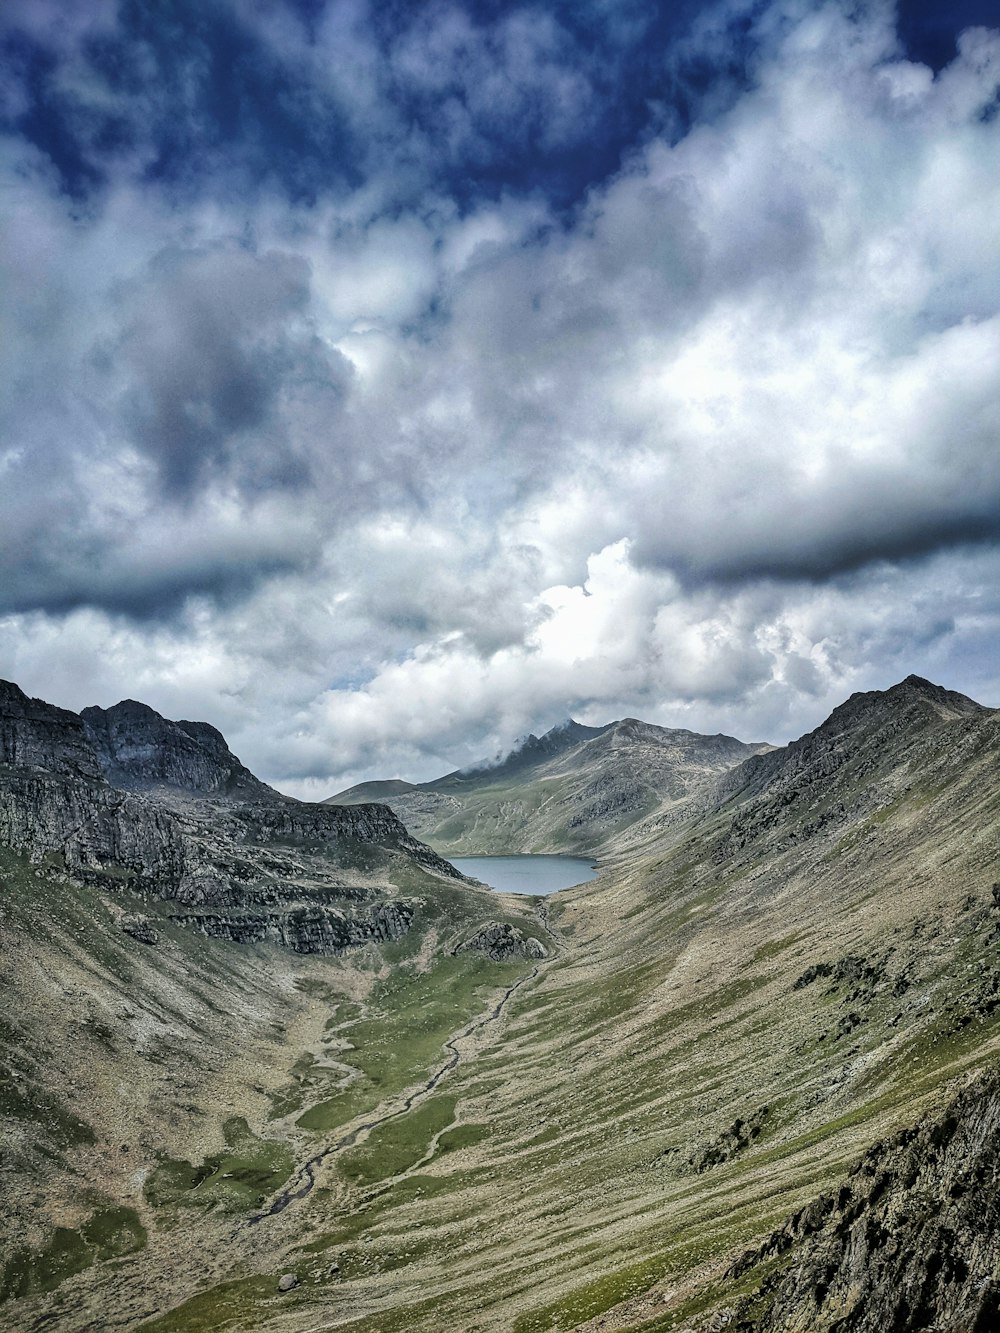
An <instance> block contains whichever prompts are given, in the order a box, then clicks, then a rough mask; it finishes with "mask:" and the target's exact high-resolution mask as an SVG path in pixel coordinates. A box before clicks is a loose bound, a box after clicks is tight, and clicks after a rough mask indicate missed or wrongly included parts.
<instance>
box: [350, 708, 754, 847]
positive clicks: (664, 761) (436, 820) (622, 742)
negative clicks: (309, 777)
mask: <svg viewBox="0 0 1000 1333" xmlns="http://www.w3.org/2000/svg"><path fill="white" fill-rule="evenodd" d="M771 748H773V747H771V746H769V745H767V744H764V743H757V744H752V745H747V744H744V743H743V742H742V741H738V740H734V739H733V737H732V736H721V735H719V736H700V735H698V734H697V733H696V732H693V731H683V730H677V729H673V728H669V727H658V726H654V725H653V724H652V723H650V722H640V721H638V720H637V719H636V718H633V717H628V718H624V719H623V720H622V721H620V722H609V723H608V724H607V725H606V726H603V727H585V726H582V725H581V724H580V723H579V722H574V721H572V720H569V721H566V722H563V723H560V724H559V725H558V726H556V727H553V728H552V730H551V731H547V732H546V733H545V735H544V736H534V735H531V736H528V737H527V738H526V739H525V740H524V741H522V742H521V744H520V745H519V746H517V748H516V749H515V750H514V751H513V752H512V753H511V754H509V755H508V756H507V757H506V758H504V759H503V760H502V761H501V762H499V763H495V764H484V765H482V766H480V767H476V768H471V769H467V770H459V771H457V772H454V773H448V774H446V775H445V776H444V777H442V778H437V779H435V780H434V781H432V782H423V783H409V782H403V781H401V780H399V779H398V778H397V779H393V780H389V781H374V782H365V783H362V784H361V785H360V786H357V787H351V788H349V789H348V790H347V791H342V792H339V793H338V794H337V795H336V796H331V797H330V798H329V800H328V802H327V804H330V805H355V804H359V803H361V802H366V801H384V802H385V803H386V805H388V806H389V807H390V808H391V809H392V810H394V811H395V812H396V814H398V815H399V817H400V819H401V820H403V822H404V823H405V824H406V826H407V827H408V828H410V829H412V830H413V831H414V832H415V833H416V834H417V835H418V836H419V837H421V838H424V839H426V840H427V841H428V842H431V843H433V844H434V846H435V847H437V848H438V849H439V850H440V851H441V852H442V854H443V855H446V856H469V855H476V854H491V853H508V852H549V853H551V852H585V853H589V854H596V853H599V852H602V851H605V850H607V849H609V848H610V847H611V846H613V845H614V844H616V843H617V842H620V840H621V839H620V835H621V834H622V833H623V832H624V831H625V830H626V829H631V828H634V827H635V826H640V828H641V829H642V830H643V831H650V830H657V829H661V828H662V827H664V825H666V824H668V823H673V822H676V821H677V820H678V819H679V818H680V817H682V815H683V814H684V813H685V812H686V811H689V810H690V809H691V808H692V804H693V802H694V801H695V800H696V798H697V796H698V793H699V792H701V791H702V790H703V789H706V788H707V787H708V786H710V784H711V782H712V781H713V779H715V778H717V777H718V776H719V775H720V774H721V773H725V772H727V771H728V770H729V769H731V768H733V767H734V766H735V765H737V764H739V763H741V762H742V761H743V760H744V759H747V758H749V757H750V756H751V755H754V754H760V753H762V752H764V751H767V750H769V749H771Z"/></svg>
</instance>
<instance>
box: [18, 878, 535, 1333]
mask: <svg viewBox="0 0 1000 1333" xmlns="http://www.w3.org/2000/svg"><path fill="white" fill-rule="evenodd" d="M396 878H397V880H398V881H399V883H398V886H397V887H399V888H401V889H402V890H403V891H405V892H406V893H408V894H411V895H412V894H417V895H419V897H420V901H421V906H420V907H419V908H418V913H417V918H416V920H415V923H414V928H413V929H412V930H411V932H410V933H409V934H408V935H407V936H404V938H403V939H401V940H399V941H397V942H395V943H394V944H391V945H387V946H384V947H383V948H382V949H378V948H376V947H375V946H366V947H365V948H364V949H361V950H356V951H352V952H350V953H348V954H344V955H342V956H341V957H338V958H329V957H326V958H324V957H301V956H297V955H295V954H292V953H290V952H289V951H287V950H282V949H278V948H274V947H269V946H268V947H265V946H251V947H247V946H234V945H230V944H227V943H225V942H221V941H214V940H209V939H206V938H204V937H202V936H201V935H198V934H196V933H194V932H191V931H187V930H184V929H181V928H178V927H176V926H173V925H171V924H170V923H169V922H168V921H167V920H166V910H167V908H166V905H164V904H158V903H156V902H153V901H146V902H141V901H139V900H137V899H134V897H133V896H132V895H129V894H123V895H122V896H121V897H120V898H118V897H112V896H108V895H106V894H104V893H102V892H100V891H99V890H96V889H92V888H89V889H88V888H82V887H80V886H79V885H75V884H72V883H70V882H68V881H67V880H66V879H65V877H64V876H62V875H60V874H59V873H58V872H56V871H55V870H47V869H45V868H42V867H32V866H30V865H29V864H28V863H27V862H26V861H24V860H23V859H22V858H20V857H17V856H15V855H13V854H11V853H4V852H0V904H2V915H0V950H2V954H3V957H4V968H5V976H4V1006H3V1015H2V1021H3V1026H2V1030H0V1058H2V1061H3V1064H4V1066H6V1070H5V1076H4V1078H3V1080H2V1082H0V1119H2V1128H3V1137H4V1142H5V1154H4V1167H5V1169H4V1172H3V1174H2V1175H0V1207H2V1208H3V1211H4V1219H5V1225H4V1229H3V1238H2V1240H0V1303H2V1304H0V1311H2V1312H0V1322H2V1324H3V1327H4V1328H5V1329H12V1330H14V1329H21V1328H24V1329H29V1328H33V1327H35V1326H36V1325H39V1324H43V1323H44V1324H45V1325H46V1326H47V1327H53V1326H54V1327H57V1328H60V1329H67V1330H68V1329H76V1328H79V1329H83V1328H92V1327H96V1326H102V1327H103V1326H105V1321H106V1320H107V1321H110V1320H111V1318H112V1317H114V1319H116V1320H119V1321H121V1322H122V1324H123V1326H125V1327H129V1326H134V1325H135V1324H136V1323H137V1322H138V1321H139V1320H140V1319H141V1318H143V1317H146V1316H148V1315H149V1314H151V1313H153V1312H154V1311H156V1310H157V1308H160V1309H165V1308H169V1307H170V1306H171V1305H173V1304H176V1303H177V1302H178V1301H179V1300H183V1299H184V1298H185V1296H187V1295H190V1294H192V1293H193V1292H194V1291H196V1290H197V1289H198V1288H199V1287H201V1286H203V1285H204V1284H205V1283H206V1281H212V1280H218V1279H219V1278H225V1277H226V1276H228V1275H230V1274H232V1273H233V1272H237V1273H243V1272H246V1271H247V1269H248V1267H249V1269H250V1270H252V1269H253V1267H254V1266H255V1265H256V1264H257V1263H258V1262H259V1258H258V1257H257V1256H258V1253H262V1254H264V1255H265V1256H266V1257H267V1258H268V1259H270V1258H273V1254H274V1250H273V1247H272V1241H271V1238H270V1237H265V1236H264V1235H263V1232H262V1233H261V1239H260V1241H258V1237H257V1235H256V1234H253V1232H251V1231H249V1230H248V1229H247V1226H246V1223H247V1219H248V1217H249V1216H250V1215H252V1214H253V1213H254V1212H255V1211H258V1210H259V1209H260V1208H261V1206H263V1205H265V1204H266V1203H267V1201H268V1200H269V1199H270V1198H272V1197H273V1196H274V1194H275V1192H276V1191H278V1190H279V1189H280V1188H281V1187H282V1186H283V1185H284V1184H285V1183H286V1182H287V1181H288V1180H289V1178H290V1177H292V1176H293V1174H294V1171H295V1169H296V1164H297V1163H301V1162H302V1161H304V1160H305V1159H306V1158H308V1157H309V1156H311V1155H313V1154H314V1153H315V1152H316V1151H317V1148H318V1147H321V1146H322V1144H323V1143H324V1142H325V1140H326V1139H327V1138H328V1137H329V1135H330V1132H331V1131H332V1130H333V1129H335V1128H336V1127H338V1126H348V1125H349V1122H350V1121H351V1120H352V1119H357V1118H358V1117H359V1116H363V1115H366V1114H370V1113H371V1111H372V1109H373V1108H375V1107H377V1106H379V1105H380V1104H381V1103H383V1102H387V1103H389V1104H392V1103H393V1102H394V1099H396V1100H398V1098H399V1096H400V1094H401V1093H402V1092H404V1091H405V1090H406V1089H407V1088H409V1087H411V1086H412V1085H413V1084H417V1083H420V1082H421V1081H422V1080H423V1079H425V1078H426V1077H427V1074H428V1073H429V1071H430V1070H431V1069H432V1068H433V1067H434V1066H435V1064H437V1063H440V1048H441V1044H442V1042H443V1041H444V1040H445V1039H446V1038H448V1037H449V1036H450V1035H452V1034H453V1033H454V1032H455V1031H456V1030H457V1029H460V1028H462V1027H463V1026H465V1025H466V1024H468V1023H469V1022H470V1021H471V1020H474V1019H475V1018H476V1017H477V1016H478V1015H479V1014H480V1013H481V1012H482V1010H483V1009H484V1007H485V1006H486V1005H487V1003H488V1002H490V1001H491V1000H492V999H495V996H496V995H497V994H498V993H499V992H500V991H501V990H502V988H503V987H505V986H507V985H509V984H510V983H511V980H512V978H513V979H516V978H517V977H518V976H520V975H523V974H524V973H525V972H526V971H527V966H526V965H525V964H523V963H521V964H520V965H514V966H512V965H509V964H508V965H496V964H491V963H489V962H488V961H486V960H484V959H482V958H480V957H479V956H477V955H474V954H463V955H460V956H458V957H452V956H451V955H450V954H449V953H448V951H447V950H448V947H450V946H451V945H452V944H453V943H454V942H456V941H457V940H458V939H461V938H462V937H463V936H464V935H465V934H466V933H467V932H468V931H471V929H472V927H473V925H474V923H476V922H478V921H481V920H483V919H486V918H489V917H492V918H497V917H503V916H505V915H509V914H506V913H504V912H503V910H502V905H501V904H500V903H498V901H497V900H496V898H495V897H494V896H492V895H490V894H487V893H486V892H484V891H476V890H474V889H470V888H469V887H468V886H465V885H462V884H461V883H456V882H452V881H445V880H441V879H439V878H437V877H435V876H432V875H430V874H427V873H426V872H424V871H423V870H421V869H420V868H419V867H417V866H415V865H412V864H411V865H405V866H404V865H402V864H401V865H399V866H397V867H396ZM137 906H138V907H139V908H141V910H142V911H143V912H144V913H145V914H147V915H149V916H151V917H153V918H154V920H155V923H156V926H157V930H158V932H159V935H160V938H159V942H158V943H157V944H156V945H155V946H150V945H147V944H142V943H139V942H137V941H136V940H134V939H132V938H131V937H130V936H128V935H127V934H125V933H124V932H123V931H122V930H121V928H120V924H119V922H120V919H121V916H122V912H123V909H124V911H125V912H126V913H127V912H129V911H134V910H135V909H136V907H137ZM510 919H511V920H514V921H518V920H519V919H520V918H519V917H518V914H517V913H516V912H515V913H514V914H513V915H512V916H510ZM522 924H524V923H523V921H522ZM536 929H537V927H536ZM209 1256H211V1258H209Z"/></svg>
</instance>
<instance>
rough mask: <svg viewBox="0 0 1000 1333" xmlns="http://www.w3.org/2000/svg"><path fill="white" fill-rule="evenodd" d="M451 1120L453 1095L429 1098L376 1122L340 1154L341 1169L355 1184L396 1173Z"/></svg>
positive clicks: (422, 1151) (424, 1152)
mask: <svg viewBox="0 0 1000 1333" xmlns="http://www.w3.org/2000/svg"><path fill="white" fill-rule="evenodd" d="M454 1119H455V1098H454V1097H428V1098H427V1100H426V1101H424V1102H421V1103H420V1104H419V1105H418V1106H416V1107H415V1108H414V1109H413V1110H412V1111H408V1112H407V1113H406V1114H405V1115H400V1116H395V1117H393V1119H392V1120H388V1121H386V1123H385V1124H384V1125H379V1126H378V1127H377V1128H375V1129H373V1130H372V1132H371V1133H370V1134H369V1136H368V1138H367V1139H366V1140H365V1142H364V1143H362V1144H360V1145H359V1146H358V1147H357V1148H351V1149H349V1150H348V1151H347V1152H345V1153H343V1154H342V1156H341V1157H340V1158H339V1167H340V1171H341V1173H342V1174H343V1175H344V1176H346V1177H347V1179H348V1180H350V1181H352V1182H353V1183H354V1184H356V1185H366V1184H371V1183H373V1182H374V1181H378V1180H388V1179H389V1178H390V1177H391V1176H398V1175H400V1174H401V1173H402V1172H403V1171H406V1170H407V1169H408V1168H409V1167H411V1166H416V1164H417V1162H419V1161H420V1160H421V1158H423V1157H425V1156H426V1155H427V1152H428V1150H429V1149H430V1146H431V1142H432V1140H433V1138H434V1136H435V1134H438V1133H439V1132H440V1131H441V1130H443V1129H446V1128H447V1126H448V1125H450V1124H451V1123H452V1121H453V1120H454Z"/></svg>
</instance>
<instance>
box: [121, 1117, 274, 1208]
mask: <svg viewBox="0 0 1000 1333" xmlns="http://www.w3.org/2000/svg"><path fill="white" fill-rule="evenodd" d="M223 1133H224V1135H225V1140H226V1147H225V1149H224V1150H223V1151H222V1152H220V1153H215V1154H214V1155H212V1156H211V1157H206V1158H205V1160H204V1161H203V1162H202V1163H201V1164H200V1165H194V1164H193V1163H192V1162H188V1161H183V1160H181V1161H178V1160H175V1159H173V1158H169V1157H167V1158H164V1159H163V1160H162V1161H161V1162H160V1163H159V1165H158V1166H157V1167H156V1169H155V1170H154V1171H153V1172H152V1173H151V1174H150V1175H149V1177H148V1178H147V1180H146V1184H145V1188H144V1191H143V1192H144V1194H145V1196H146V1199H147V1200H148V1201H149V1202H150V1203H151V1204H152V1205H153V1207H154V1208H166V1207H182V1208H187V1207H192V1208H199V1209H202V1210H208V1209H210V1208H218V1209H220V1210H221V1211H225V1212H234V1213H240V1212H247V1211H248V1210H250V1209H253V1208H259V1207H260V1206H261V1205H262V1204H263V1203H264V1202H265V1200H266V1199H267V1198H268V1196H269V1195H271V1194H273V1193H274V1192H275V1190H277V1189H278V1188H279V1187H280V1186H281V1185H283V1184H284V1183H285V1181H286V1180H287V1179H288V1177H289V1176H290V1175H291V1174H292V1170H293V1169H294V1165H295V1162H294V1158H293V1157H292V1153H291V1149H290V1148H289V1147H288V1146H287V1144H284V1143H280V1142H278V1141H277V1140H274V1139H259V1138H257V1136H256V1135H255V1134H253V1133H252V1132H251V1130H250V1127H249V1126H248V1125H247V1122H246V1121H245V1120H243V1119H242V1118H240V1117H233V1118H232V1119H230V1120H227V1121H226V1123H225V1125H224V1126H223Z"/></svg>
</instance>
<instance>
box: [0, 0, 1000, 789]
mask: <svg viewBox="0 0 1000 1333" xmlns="http://www.w3.org/2000/svg"><path fill="white" fill-rule="evenodd" d="M991 24H992V25H993V26H992V27H991ZM996 26H997V16H996V14H995V5H993V4H987V3H983V2H982V0H965V2H964V3H958V4H949V5H944V4H931V3H904V4H901V5H900V6H898V7H897V6H894V5H892V4H890V3H882V2H881V0H871V2H870V3H861V4H857V3H848V0H775V2H774V3H763V2H753V3H751V2H749V0H722V2H721V3H717V4H700V3H694V2H693V0H682V2H681V3H678V4H673V5H666V4H663V5H650V4H640V3H630V2H629V0H618V2H616V3H613V2H612V0H592V3H573V4H570V3H568V2H567V3H548V4H545V3H538V4H510V3H507V4H500V3H496V4H486V3H483V4H470V3H460V2H458V0H452V2H450V3H448V2H445V0H441V2H438V3H428V4H423V5H419V4H406V5H402V4H400V5H395V4H379V5H374V4H366V3H364V0H328V2H327V3H323V2H322V0H284V2H281V0H253V2H251V0H242V2H241V3H233V2H231V0H230V2H228V3H222V2H221V0H217V2H216V3H198V4H195V3H186V2H185V0H164V2H163V3H158V4H156V5H150V4H145V3H135V2H133V3H124V2H122V3H119V2H118V0H87V3H71V2H70V3H68V2H67V0H63V2H62V3H59V4H56V3H52V4H46V3H45V2H44V0H31V3H27V2H26V0H25V2H24V3H18V0H14V3H11V4H8V5H7V6H5V8H4V10H3V13H2V15H0V44H2V46H0V49H2V52H3V63H4V77H3V79H2V81H0V116H2V139H0V172H2V177H3V183H4V190H3V200H4V203H3V225H4V234H5V243H4V246H3V256H2V259H0V262H2V263H3V265H4V267H5V272H4V273H3V275H2V278H3V283H2V296H0V300H2V302H3V319H4V324H5V328H6V329H7V330H8V335H9V336H8V337H7V338H6V339H5V343H4V349H3V353H2V355H3V357H4V358H5V366H4V376H5V380H4V382H5V383H6V384H7V385H8V393H7V394H6V397H5V402H4V404H3V405H2V410H3V413H4V420H3V423H2V425H0V441H2V443H0V472H2V475H3V481H4V486H3V489H2V491H0V523H2V529H0V531H2V534H3V535H2V543H3V544H2V546H0V571H2V578H0V626H2V631H3V633H2V636H0V674H4V675H6V676H9V677H11V678H13V679H16V680H17V681H18V682H19V683H20V684H22V685H23V686H24V687H25V688H27V689H29V690H30V691H32V692H34V693H37V694H41V695H44V696H45V697H48V698H51V699H53V700H54V701H56V702H59V703H63V704H66V705H68V706H72V707H82V706H84V705H86V704H88V703H94V702H97V703H103V704H107V703H110V702H113V701H114V700H115V699H117V698H119V697H122V696H123V695H132V696H136V697H141V698H144V699H146V700H148V701H149V702H150V703H152V704H154V706H157V707H160V708H161V709H162V710H163V711H165V712H167V713H169V714H171V715H173V716H182V715H183V716H199V717H205V718H206V719H208V720H210V721H212V722H214V723H216V724H217V725H220V726H222V727H223V729H224V730H226V732H227V734H228V735H230V737H231V739H232V740H233V742H234V744H235V745H236V747H237V748H238V749H239V751H240V753H241V755H242V757H243V758H244V759H245V760H246V761H247V762H249V763H250V764H251V766H253V767H254V768H255V769H257V770H258V771H260V772H261V773H262V774H263V775H264V776H267V777H269V778H271V779H273V780H275V781H277V782H278V783H279V785H282V786H284V787H285V788H286V789H287V790H289V791H293V792H295V793H297V794H302V795H307V794H317V795H323V794H326V790H327V789H333V787H334V786H336V785H338V784H341V785H342V784H343V782H345V781H346V780H348V779H349V778H354V777H364V776H372V775H380V776H392V775H395V774H397V773H398V774H402V775H404V776H408V777H427V776H431V775H432V774H434V773H435V772H437V771H440V770H442V769H443V768H446V767H450V766H454V765H455V764H458V763H464V762H468V761H470V760H472V759H474V758H476V757H477V756H479V755H483V754H491V753H493V752H495V751H496V750H497V749H500V748H503V747H504V746H505V745H508V744H509V743H510V742H512V741H513V740H514V738H515V737H516V736H517V735H519V734H522V733H523V732H525V731H527V730H529V729H534V730H538V729H539V728H543V727H545V726H548V725H551V724H552V723H553V722H555V721H557V720H558V719H559V718H561V717H563V716H565V715H566V714H568V713H573V714H574V715H576V716H578V717H579V718H581V720H584V721H591V722H602V721H605V720H607V719H608V718H610V717H612V716H616V715H622V714H623V713H626V712H627V713H632V714H638V715H640V716H643V717H646V718H648V719H650V720H653V721H659V722H663V723H666V724H676V725H683V726H690V727H694V728H696V729H701V730H712V731H714V730H717V729H725V730H729V731H732V732H735V733H736V734H739V735H741V736H744V737H750V738H757V737H768V738H771V739H776V740H780V739H784V738H787V737H788V736H790V735H793V734H796V733H797V732H798V731H799V730H802V729H803V728H804V727H806V726H809V725H814V724H815V723H816V722H818V721H819V720H820V719H821V717H822V716H823V715H824V713H825V711H827V710H828V708H829V707H830V706H832V704H835V703H836V702H838V701H839V700H840V699H841V698H842V697H843V696H844V695H845V694H846V693H848V692H850V690H852V689H855V688H867V687H871V686H877V685H886V684H889V683H891V682H892V681H893V680H895V679H897V678H899V677H901V676H903V675H906V674H907V673H908V672H909V671H911V670H918V671H921V672H922V673H923V674H928V675H932V676H934V677H936V678H938V679H940V680H942V681H943V683H945V684H948V685H952V686H956V687H958V688H965V689H968V690H969V691H971V692H973V693H976V694H978V695H979V696H981V697H983V698H984V699H985V700H986V701H987V702H997V703H1000V678H998V675H1000V673H998V671H997V668H996V666H995V662H996V661H997V660H998V658H997V652H996V649H997V628H998V624H1000V620H998V605H997V598H996V596H995V594H994V588H996V587H997V586H998V580H997V577H996V576H997V574H998V573H1000V570H998V568H997V564H998V553H997V549H996V548H997V538H998V534H1000V457H998V451H997V448H996V440H997V432H998V430H1000V356H998V352H1000V238H998V237H997V235H996V227H995V218H996V216H997V215H998V212H997V210H998V206H1000V198H998V195H1000V170H998V167H1000V118H998V117H997V114H996V112H997V106H998V100H997V96H998V87H1000V36H998V34H997V32H996V31H995V28H996Z"/></svg>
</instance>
